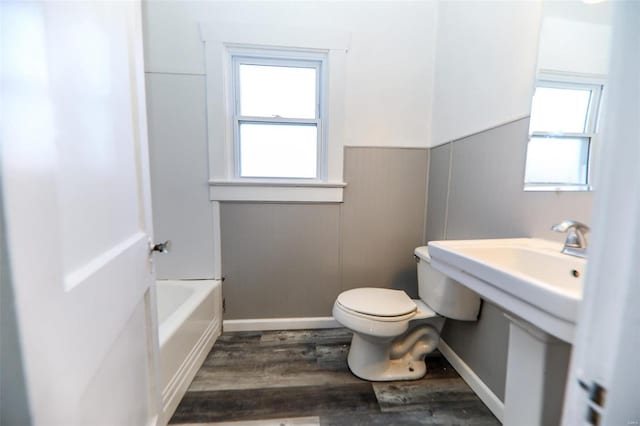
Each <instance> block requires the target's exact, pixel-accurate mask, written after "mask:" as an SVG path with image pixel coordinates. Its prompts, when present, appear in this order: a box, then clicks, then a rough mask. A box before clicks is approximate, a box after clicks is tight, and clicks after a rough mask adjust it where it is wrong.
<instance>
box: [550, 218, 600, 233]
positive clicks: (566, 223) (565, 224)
mask: <svg viewBox="0 0 640 426" xmlns="http://www.w3.org/2000/svg"><path fill="white" fill-rule="evenodd" d="M570 229H575V230H576V231H579V232H581V233H586V232H589V231H590V230H591V228H589V226H587V225H585V224H584V223H582V222H578V221H576V220H563V221H562V222H560V223H559V224H557V225H553V226H552V227H551V230H552V231H556V232H567V231H569V230H570Z"/></svg>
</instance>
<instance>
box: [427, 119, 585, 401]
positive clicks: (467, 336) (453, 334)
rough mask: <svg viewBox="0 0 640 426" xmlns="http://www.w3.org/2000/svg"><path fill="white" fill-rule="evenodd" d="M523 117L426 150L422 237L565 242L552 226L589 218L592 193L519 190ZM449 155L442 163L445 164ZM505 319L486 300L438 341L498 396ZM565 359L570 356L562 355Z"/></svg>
mask: <svg viewBox="0 0 640 426" xmlns="http://www.w3.org/2000/svg"><path fill="white" fill-rule="evenodd" d="M528 126H529V120H528V119H521V120H516V121H513V122H511V123H508V124H505V125H503V126H499V127H496V128H493V129H489V130H486V131H484V132H480V133H478V134H475V135H472V136H469V137H466V138H463V139H459V140H456V141H453V142H451V143H447V144H445V145H441V146H438V147H436V148H434V149H432V150H431V167H430V172H429V205H428V209H427V228H426V229H427V230H426V235H427V240H428V241H430V240H436V239H471V238H507V237H537V238H545V239H551V240H556V241H563V240H564V237H565V235H564V234H558V233H555V232H552V231H551V230H550V227H551V225H553V224H555V223H558V222H560V221H562V220H563V219H575V220H579V221H581V222H584V223H590V216H591V204H592V193H590V192H525V191H523V178H524V165H525V155H526V141H527V134H528ZM447 160H448V161H447ZM508 326H509V323H508V320H507V319H506V318H504V315H503V311H502V310H501V309H499V308H498V307H496V306H494V305H492V304H491V303H487V302H485V303H484V305H483V308H482V312H481V316H480V320H479V321H478V322H477V323H467V322H460V321H453V320H449V321H447V322H446V323H445V327H444V329H443V332H442V338H443V339H444V340H445V341H446V342H447V344H448V345H449V346H450V347H451V348H452V349H453V351H454V352H456V354H457V355H458V356H459V357H461V358H462V359H463V361H464V362H465V363H467V364H468V365H469V366H470V367H471V369H472V370H473V371H474V372H475V374H477V375H478V376H479V377H480V378H481V380H482V381H483V382H484V383H485V384H486V385H487V386H488V387H489V388H490V389H491V390H492V391H493V393H494V394H496V396H498V397H499V398H500V399H502V400H504V384H505V376H506V360H507V344H508V336H509V334H508ZM564 361H565V362H566V361H568V360H564Z"/></svg>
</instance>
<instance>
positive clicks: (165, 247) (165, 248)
mask: <svg viewBox="0 0 640 426" xmlns="http://www.w3.org/2000/svg"><path fill="white" fill-rule="evenodd" d="M150 246H151V247H150V249H149V252H150V253H152V254H153V252H154V251H157V252H159V253H164V254H166V253H169V252H170V251H171V240H167V241H165V242H164V243H156V244H150Z"/></svg>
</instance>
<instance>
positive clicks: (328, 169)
mask: <svg viewBox="0 0 640 426" xmlns="http://www.w3.org/2000/svg"><path fill="white" fill-rule="evenodd" d="M200 34H201V37H202V41H203V42H204V49H205V71H206V102H207V109H206V112H207V139H208V148H209V149H208V154H209V199H210V200H211V201H239V202H284V203H287V202H292V203H341V202H342V201H343V194H344V187H345V186H346V183H344V182H343V155H344V153H343V148H344V140H345V127H346V122H345V84H346V70H347V53H348V51H349V43H350V39H351V34H349V33H348V32H341V31H336V30H335V29H333V28H324V29H322V28H320V29H316V30H314V31H310V30H309V29H308V28H300V27H287V26H285V25H277V26H270V25H244V24H236V23H223V22H201V23H200Z"/></svg>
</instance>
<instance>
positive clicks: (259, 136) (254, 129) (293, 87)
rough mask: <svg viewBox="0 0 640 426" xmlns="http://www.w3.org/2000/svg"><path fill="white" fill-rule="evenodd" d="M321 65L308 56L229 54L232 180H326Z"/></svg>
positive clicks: (319, 59) (322, 61) (317, 56)
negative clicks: (231, 115) (233, 158)
mask: <svg viewBox="0 0 640 426" xmlns="http://www.w3.org/2000/svg"><path fill="white" fill-rule="evenodd" d="M325 62H326V61H325V56H323V55H322V54H315V53H309V52H295V51H262V50H260V51H255V52H252V51H248V50H244V49H243V50H235V51H233V50H232V51H231V67H232V70H231V71H232V72H231V75H232V79H231V82H232V88H231V93H232V96H231V102H232V105H231V108H232V110H233V119H232V124H231V125H232V128H233V145H234V157H235V161H234V163H235V164H234V167H235V171H234V175H235V177H236V178H237V179H247V178H248V179H254V180H260V179H268V180H288V181H291V180H306V181H320V180H323V179H324V178H325V176H326V166H325V165H326V149H325V138H324V137H323V136H324V132H323V123H324V121H325V120H324V118H325V99H324V98H325V95H324V82H323V74H324V71H325Z"/></svg>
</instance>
